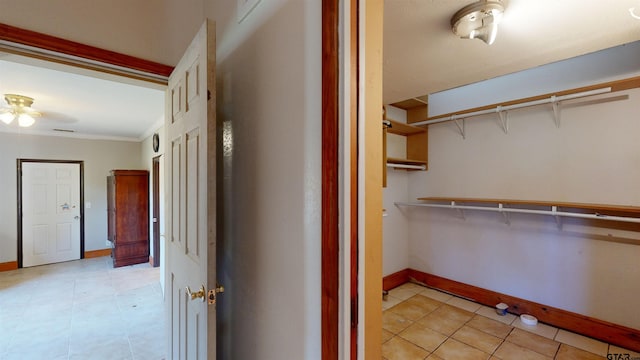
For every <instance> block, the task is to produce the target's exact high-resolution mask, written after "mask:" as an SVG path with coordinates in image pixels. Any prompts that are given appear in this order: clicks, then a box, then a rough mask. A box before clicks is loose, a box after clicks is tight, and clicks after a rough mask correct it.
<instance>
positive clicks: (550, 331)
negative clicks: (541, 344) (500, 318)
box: [511, 317, 558, 340]
mask: <svg viewBox="0 0 640 360" xmlns="http://www.w3.org/2000/svg"><path fill="white" fill-rule="evenodd" d="M511 325H512V326H514V327H517V328H518V329H522V330H524V331H528V332H531V333H534V334H536V335H540V336H543V337H546V338H547V339H552V340H553V339H555V337H556V335H557V334H558V328H556V327H553V326H551V325H547V324H543V323H541V322H538V324H536V325H533V326H531V325H526V324H524V323H523V322H522V321H520V317H517V318H516V319H515V320H514V321H513V323H512V324H511Z"/></svg>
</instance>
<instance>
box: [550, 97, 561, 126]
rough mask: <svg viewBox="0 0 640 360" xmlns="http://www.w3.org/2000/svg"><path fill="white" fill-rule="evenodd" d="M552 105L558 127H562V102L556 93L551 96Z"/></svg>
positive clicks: (554, 119)
mask: <svg viewBox="0 0 640 360" xmlns="http://www.w3.org/2000/svg"><path fill="white" fill-rule="evenodd" d="M551 106H552V108H553V121H554V122H555V123H556V128H558V129H559V128H560V102H559V101H558V99H557V98H556V96H555V95H553V96H551Z"/></svg>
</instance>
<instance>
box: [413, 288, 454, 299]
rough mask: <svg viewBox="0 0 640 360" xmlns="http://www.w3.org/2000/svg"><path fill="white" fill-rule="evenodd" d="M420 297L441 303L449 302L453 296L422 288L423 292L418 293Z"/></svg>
mask: <svg viewBox="0 0 640 360" xmlns="http://www.w3.org/2000/svg"><path fill="white" fill-rule="evenodd" d="M420 295H424V296H426V297H430V298H432V299H434V300H438V301H441V302H447V301H449V300H450V299H451V298H452V297H453V296H451V295H449V294H447V293H444V292H442V291H438V290H435V289H430V288H423V290H422V291H421V292H420Z"/></svg>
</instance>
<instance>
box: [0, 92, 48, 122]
mask: <svg viewBox="0 0 640 360" xmlns="http://www.w3.org/2000/svg"><path fill="white" fill-rule="evenodd" d="M4 100H5V101H6V102H7V104H9V107H4V108H1V109H0V120H2V122H4V123H5V124H7V125H9V124H11V122H13V120H15V119H16V118H17V119H18V125H20V126H22V127H29V126H31V125H33V124H34V123H35V122H36V120H35V119H34V118H36V117H39V116H41V115H42V114H41V113H39V112H37V111H35V110H33V109H32V108H31V105H33V98H30V97H28V96H24V95H16V94H4Z"/></svg>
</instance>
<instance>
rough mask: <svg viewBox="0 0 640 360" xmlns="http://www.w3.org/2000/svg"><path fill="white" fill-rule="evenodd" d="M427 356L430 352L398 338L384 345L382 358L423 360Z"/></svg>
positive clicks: (390, 359)
mask: <svg viewBox="0 0 640 360" xmlns="http://www.w3.org/2000/svg"><path fill="white" fill-rule="evenodd" d="M427 355H429V352H428V351H426V350H424V349H422V348H420V347H418V346H417V345H414V344H412V343H410V342H408V341H407V340H405V339H403V338H401V337H398V336H396V337H394V338H393V339H391V340H389V341H387V342H386V343H384V344H382V356H384V357H385V358H387V359H389V360H414V359H415V360H423V359H424V358H426V357H427Z"/></svg>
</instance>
